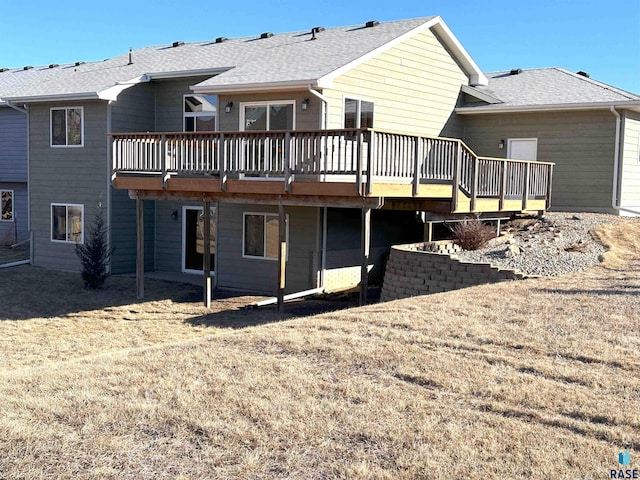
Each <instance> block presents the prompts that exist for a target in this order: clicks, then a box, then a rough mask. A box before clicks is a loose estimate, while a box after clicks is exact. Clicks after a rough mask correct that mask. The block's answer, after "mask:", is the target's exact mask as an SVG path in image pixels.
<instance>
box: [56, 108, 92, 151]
mask: <svg viewBox="0 0 640 480" xmlns="http://www.w3.org/2000/svg"><path fill="white" fill-rule="evenodd" d="M83 130H84V111H83V109H82V107H67V108H52V109H51V146H52V147H81V146H82V145H83V136H84V135H83Z"/></svg>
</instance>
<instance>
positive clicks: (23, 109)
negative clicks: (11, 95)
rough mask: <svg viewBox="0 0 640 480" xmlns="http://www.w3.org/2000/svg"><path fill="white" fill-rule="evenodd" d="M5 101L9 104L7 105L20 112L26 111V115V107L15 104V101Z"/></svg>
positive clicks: (25, 112)
mask: <svg viewBox="0 0 640 480" xmlns="http://www.w3.org/2000/svg"><path fill="white" fill-rule="evenodd" d="M5 103H6V104H7V107H11V108H13V109H14V110H17V111H19V112H21V113H24V114H25V115H26V114H27V109H26V108H24V107H19V106H18V105H14V104H13V103H11V102H9V101H6V102H5Z"/></svg>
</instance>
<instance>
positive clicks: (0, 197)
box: [0, 190, 13, 222]
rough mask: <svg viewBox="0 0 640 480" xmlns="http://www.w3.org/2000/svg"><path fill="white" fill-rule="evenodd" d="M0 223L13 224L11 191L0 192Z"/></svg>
mask: <svg viewBox="0 0 640 480" xmlns="http://www.w3.org/2000/svg"><path fill="white" fill-rule="evenodd" d="M0 212H2V216H0V221H2V222H13V190H0Z"/></svg>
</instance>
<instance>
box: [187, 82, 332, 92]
mask: <svg viewBox="0 0 640 480" xmlns="http://www.w3.org/2000/svg"><path fill="white" fill-rule="evenodd" d="M308 85H315V86H318V87H320V86H325V87H326V88H330V86H326V85H320V83H319V82H318V81H317V80H291V81H284V82H264V83H258V82H256V83H243V84H238V85H193V86H191V87H189V88H190V89H191V91H192V92H194V93H211V94H220V93H246V92H252V93H255V92H256V91H263V92H278V91H285V90H297V89H300V90H306V89H307V86H308Z"/></svg>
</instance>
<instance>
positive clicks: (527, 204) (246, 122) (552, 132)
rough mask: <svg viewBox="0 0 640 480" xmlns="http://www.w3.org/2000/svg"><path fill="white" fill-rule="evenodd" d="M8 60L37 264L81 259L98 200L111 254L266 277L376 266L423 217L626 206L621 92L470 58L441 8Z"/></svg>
mask: <svg viewBox="0 0 640 480" xmlns="http://www.w3.org/2000/svg"><path fill="white" fill-rule="evenodd" d="M17 73H18V72H16V74H17ZM21 74H23V75H29V76H30V77H29V78H30V80H29V82H24V83H16V82H10V83H2V82H3V77H2V75H3V74H2V73H0V98H2V100H3V102H5V103H6V104H7V105H11V106H13V107H18V108H24V109H26V110H27V111H28V116H24V115H23V114H20V112H19V111H17V110H15V109H10V108H6V109H4V110H7V111H8V112H10V115H12V117H13V118H14V120H15V122H13V123H12V124H13V125H18V123H19V122H20V119H22V121H26V119H27V118H28V132H29V140H28V147H29V149H28V153H29V156H28V158H29V170H28V173H29V180H30V192H31V193H30V207H29V208H30V211H29V213H30V219H31V229H30V230H31V234H32V238H33V258H32V261H33V263H34V264H35V265H40V266H45V267H48V268H56V269H62V270H77V269H78V267H79V265H78V261H77V259H76V258H75V255H74V246H75V244H76V243H78V242H82V241H83V240H84V234H85V232H86V228H87V225H88V224H89V223H90V222H91V220H92V218H93V216H94V214H95V212H96V210H97V209H99V208H100V209H103V210H104V212H105V213H106V216H107V219H108V225H109V232H110V242H111V244H112V245H113V246H114V247H115V248H116V251H115V254H114V256H113V259H112V265H111V268H112V271H113V272H114V273H120V272H123V273H124V272H133V271H137V272H138V274H139V275H140V274H141V272H142V270H146V271H154V272H159V273H166V274H170V275H172V276H173V277H174V278H179V277H180V276H182V277H183V278H186V276H192V275H193V274H200V275H202V274H203V273H205V276H207V275H206V274H207V273H208V272H209V271H210V272H211V273H212V277H211V278H212V279H213V283H214V284H216V285H218V286H219V287H224V288H238V289H248V290H254V291H257V292H263V293H268V294H272V293H276V292H278V293H282V292H286V293H294V292H299V291H303V290H314V289H323V290H327V291H330V290H334V289H340V288H345V287H350V286H354V285H357V284H358V283H361V284H362V283H364V282H365V280H366V279H365V277H366V275H364V274H363V272H364V273H366V272H369V277H370V278H375V277H376V276H379V275H380V274H381V272H382V271H383V268H384V255H385V253H386V251H387V249H388V247H389V245H391V244H392V243H397V242H409V241H414V240H415V241H417V240H420V239H421V238H422V236H423V221H424V219H425V218H426V219H429V218H432V217H434V216H440V217H441V216H448V215H465V214H470V213H473V214H484V213H489V214H495V213H499V214H508V213H513V212H521V211H534V212H539V211H544V210H546V209H547V208H549V207H552V208H555V209H569V210H588V211H608V212H619V213H622V214H634V212H637V211H638V210H639V209H640V97H639V96H637V95H635V94H632V93H629V92H625V91H622V90H620V89H616V88H614V87H611V86H608V85H605V84H602V83H600V82H597V81H595V80H592V79H590V78H588V77H587V76H585V75H580V74H574V73H571V72H568V71H566V70H563V69H560V68H549V69H536V70H524V71H523V70H519V69H517V70H515V71H505V72H496V73H491V74H484V73H483V72H482V71H481V70H480V68H479V67H478V66H477V65H476V64H475V62H474V61H473V60H472V59H471V57H470V56H469V55H468V53H467V52H466V50H465V49H464V48H463V46H462V45H460V43H459V42H458V41H457V39H456V38H455V36H454V35H453V33H452V32H451V31H450V30H449V29H448V27H447V26H446V24H445V23H444V22H443V21H442V19H440V18H439V17H428V18H420V19H410V20H402V21H397V22H385V23H378V22H368V23H367V24H366V25H356V26H349V27H339V28H327V29H324V28H322V27H315V28H313V29H311V30H309V31H304V32H293V33H284V34H276V35H273V34H271V33H269V32H265V33H263V34H261V35H256V36H255V37H251V38H241V39H226V38H224V37H219V38H217V39H215V40H210V41H205V42H194V43H183V42H174V43H172V44H168V45H161V46H155V47H146V48H142V49H139V50H134V51H132V52H130V53H125V54H123V55H120V56H118V57H114V58H112V59H108V60H105V61H102V62H95V63H80V62H79V63H78V64H74V65H63V66H51V67H50V68H41V69H32V70H29V71H28V72H21ZM18 114H20V115H23V116H22V117H21V116H20V115H18ZM25 117H26V118H25ZM0 121H1V120H0ZM0 161H2V160H1V159H0ZM551 186H552V187H553V188H552V190H553V203H552V204H551V205H550V203H549V200H550V199H549V194H550V191H551ZM7 188H8V187H7ZM16 198H17V196H16ZM207 209H209V211H210V215H207V214H205V213H206V212H205V210H207ZM21 216H22V214H20V213H18V215H17V218H18V219H19V218H20V217H21ZM207 222H208V223H207ZM207 238H208V239H209V242H208V243H207V241H206V240H207ZM283 245H284V249H283ZM283 270H286V276H284V277H283V276H282V274H283ZM191 278H193V277H191ZM207 278H208V276H207ZM282 278H284V280H282ZM276 279H280V280H278V281H276ZM281 280H282V281H281Z"/></svg>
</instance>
